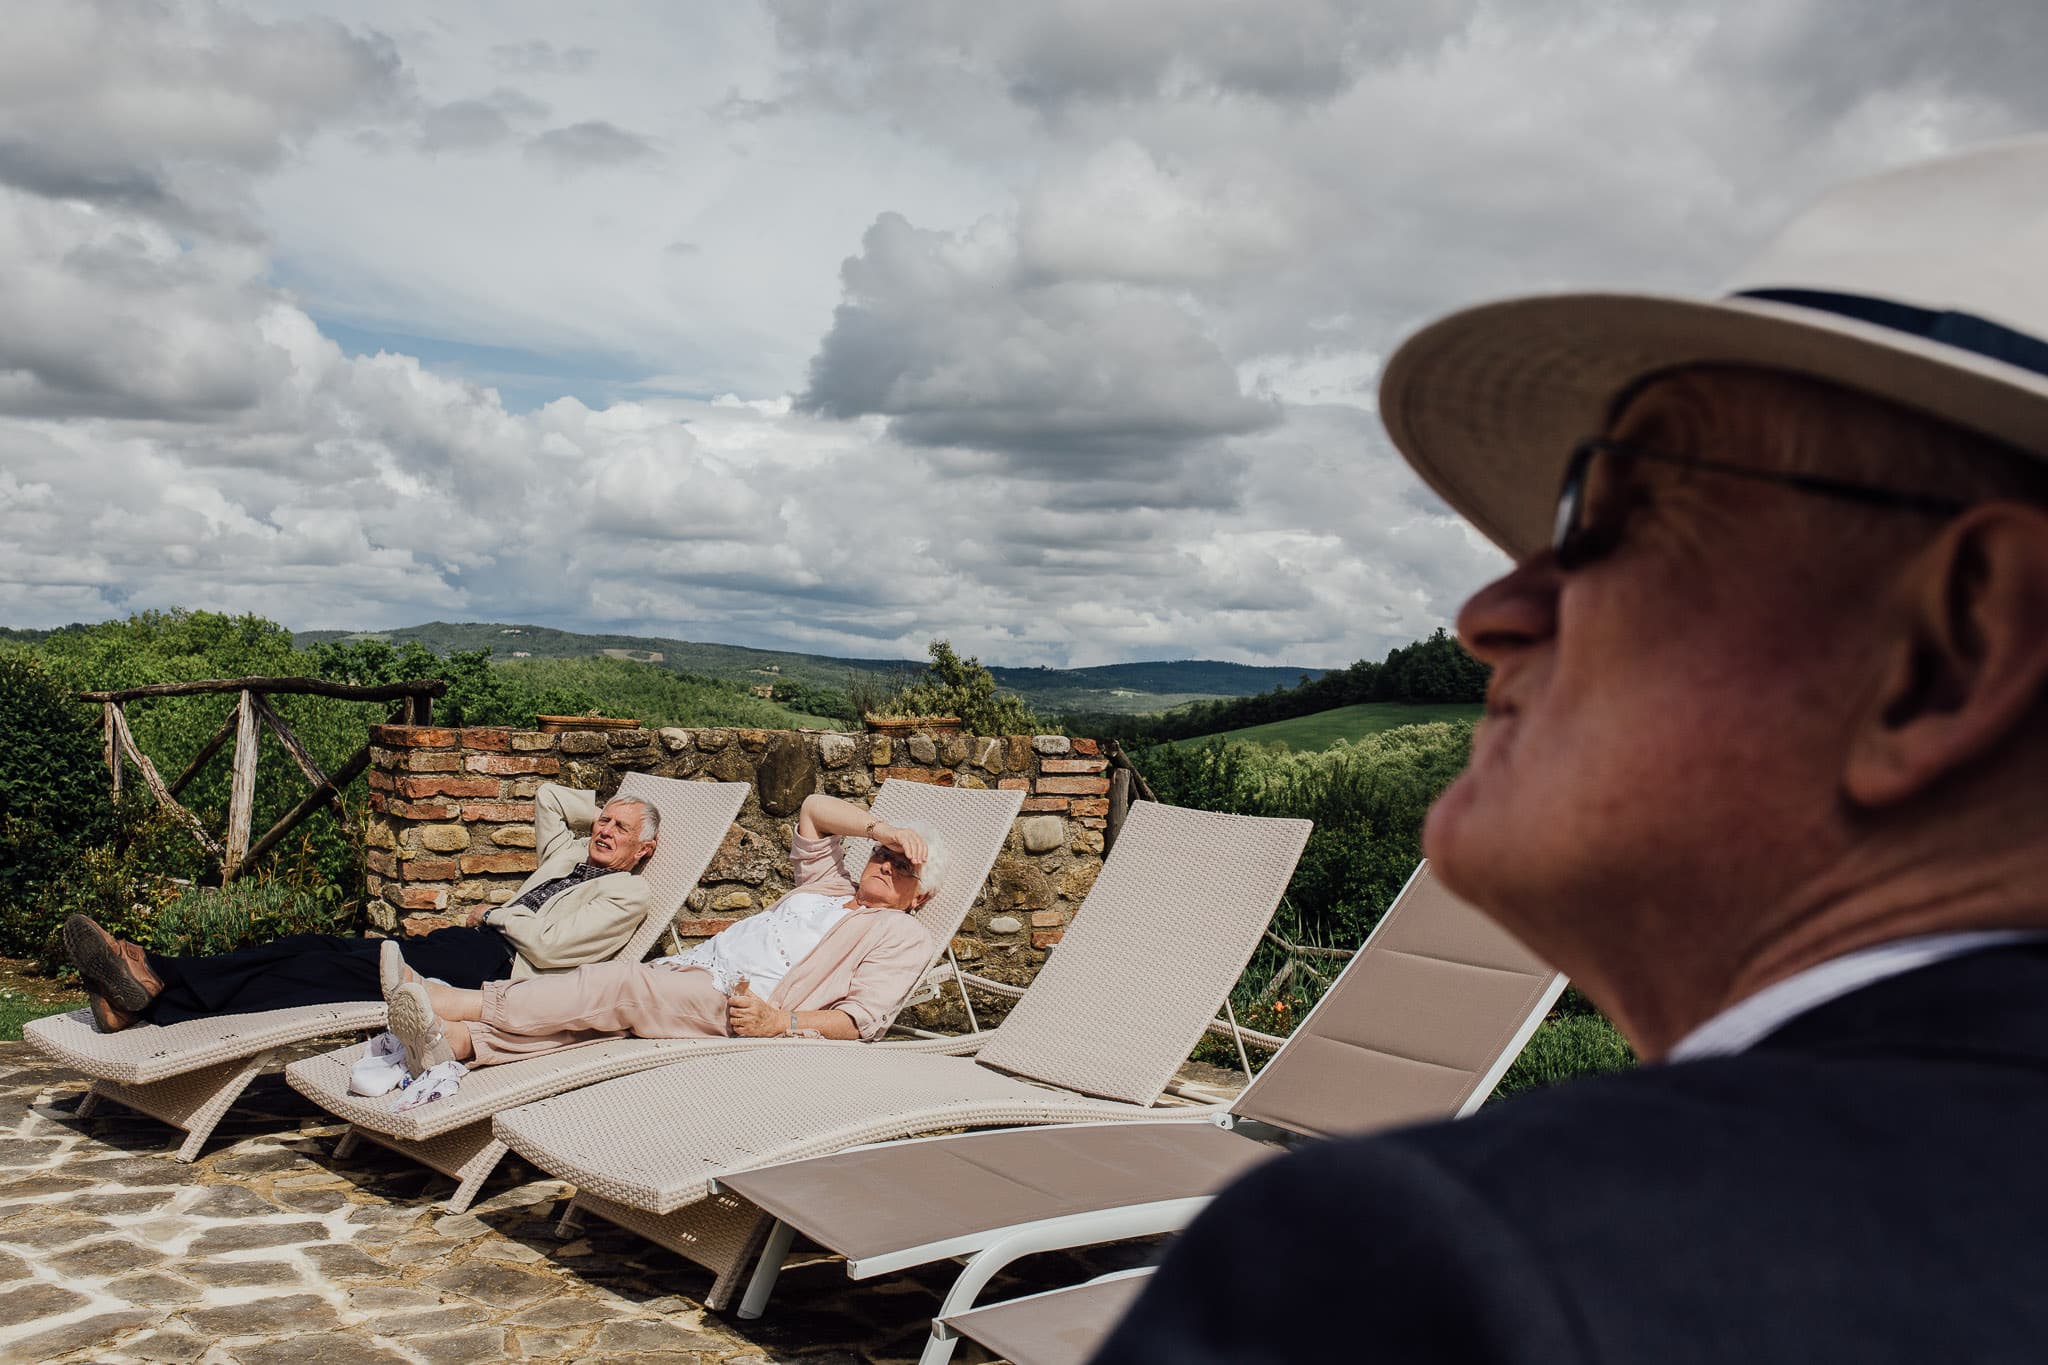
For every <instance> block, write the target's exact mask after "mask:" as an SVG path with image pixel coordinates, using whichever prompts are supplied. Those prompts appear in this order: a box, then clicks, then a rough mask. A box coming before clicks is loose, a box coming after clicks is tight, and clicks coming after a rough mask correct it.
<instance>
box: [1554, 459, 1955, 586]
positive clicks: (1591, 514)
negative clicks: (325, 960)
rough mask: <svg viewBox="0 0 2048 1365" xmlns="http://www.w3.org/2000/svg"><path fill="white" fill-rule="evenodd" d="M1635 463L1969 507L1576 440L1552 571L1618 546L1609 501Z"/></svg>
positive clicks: (1913, 505) (1820, 492) (1561, 496)
mask: <svg viewBox="0 0 2048 1365" xmlns="http://www.w3.org/2000/svg"><path fill="white" fill-rule="evenodd" d="M1635 460H1647V461H1650V462H1652V463H1656V464H1670V465H1679V466H1682V467H1684V468H1686V469H1701V470H1705V471H1706V472H1707V473H1709V474H1722V475H1726V476H1728V477H1730V478H1737V479H1749V480H1752V481H1754V482H1757V483H1769V484H1776V485H1778V486H1779V487H1781V488H1790V489H1792V490H1793V491H1795V492H1799V493H1810V494H1813V495H1815V496H1817V497H1824V498H1837V499H1841V500H1843V501H1846V502H1859V503H1862V504H1863V505H1864V506H1866V507H1887V508H1896V509H1901V510H1904V511H1910V512H1926V513H1932V514H1934V515H1937V516H1945V517H1951V516H1955V515H1956V514H1958V513H1960V512H1964V511H1967V510H1968V509H1969V507H1970V504H1969V503H1967V502H1964V501H1962V500H1960V499H1957V498H1945V497H1941V496H1939V495H1938V494H1933V493H1907V492H1902V491H1900V490H1898V489H1895V488H1875V487H1872V486H1871V485H1869V484H1861V483H1850V482H1848V481H1846V480H1842V479H1828V478H1822V477H1820V476H1818V475H1813V474H1781V473H1776V472H1774V471H1771V470H1766V469H1751V468H1748V467H1747V466H1744V465H1738V464H1724V463H1722V462H1721V461H1718V460H1700V459H1694V458H1692V457H1690V456H1684V455H1666V454H1663V453H1661V452H1659V451H1654V450H1642V449H1639V448H1638V447H1636V446H1632V445H1627V444H1624V443H1623V442H1620V441H1607V440H1592V441H1581V442H1580V443H1579V444H1578V446H1577V447H1576V448H1575V449H1574V450H1573V451H1572V457H1571V461H1570V462H1569V463H1568V464H1566V465H1565V469H1564V482H1563V483H1562V484H1560V485H1559V487H1558V490H1557V513H1556V519H1555V520H1554V521H1553V522H1552V523H1551V531H1550V549H1551V553H1552V554H1554V555H1555V556H1556V557H1557V566H1558V567H1559V568H1560V569H1577V568H1583V567H1584V566H1585V565H1587V564H1591V563H1592V562H1593V561H1595V560H1597V559H1599V558H1601V557H1602V556H1604V555H1606V554H1607V553H1608V552H1609V551H1611V550H1612V549H1614V547H1615V546H1616V545H1617V544H1619V543H1620V541H1621V524H1622V522H1623V520H1625V518H1626V513H1627V510H1628V504H1627V502H1626V501H1625V500H1624V499H1621V498H1618V497H1616V496H1614V492H1613V491H1614V490H1617V489H1620V488H1621V487H1622V484H1621V481H1620V478H1619V474H1620V467H1621V466H1622V465H1624V464H1626V463H1628V462H1630V461H1635Z"/></svg>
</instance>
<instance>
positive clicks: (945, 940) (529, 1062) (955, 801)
mask: <svg viewBox="0 0 2048 1365" xmlns="http://www.w3.org/2000/svg"><path fill="white" fill-rule="evenodd" d="M1023 803H1024V793H1023V792H1021V791H970V790H968V789H966V788H957V787H935V786H930V785H928V784H925V783H921V782H906V781H903V780H902V779H900V778H892V779H890V780H889V781H887V782H884V783H883V784H882V787H881V790H880V792H878V793H877V794H876V797H875V802H874V807H873V809H874V812H875V814H876V816H877V817H878V818H880V819H882V820H886V821H887V822H888V823H890V824H892V825H912V826H915V827H916V828H917V829H919V830H920V831H922V832H924V833H925V834H927V835H935V836H937V837H939V838H941V839H943V840H944V841H945V843H946V846H947V849H948V856H949V857H950V858H951V860H952V870H951V872H950V873H949V874H948V876H947V878H946V884H945V885H944V886H943V887H942V888H941V889H940V891H939V894H938V895H936V896H933V897H932V898H931V900H929V901H927V902H926V903H925V904H924V905H923V906H921V907H919V908H918V909H916V910H914V911H912V912H911V915H912V917H913V918H914V919H916V920H917V921H918V923H919V924H920V925H921V926H922V927H923V928H924V930H925V932H926V934H927V935H929V936H930V938H931V940H932V956H933V960H934V963H935V964H943V963H944V962H946V961H948V960H949V959H948V954H949V950H950V945H951V944H952V941H953V935H954V934H955V933H957V932H958V931H959V928H960V924H961V921H962V920H964V919H965V918H966V917H967V912H968V910H969V909H971V908H972V907H973V905H974V900H975V897H976V896H977V895H978V894H979V893H980V891H981V886H982V883H983V882H984V881H986V880H987V878H988V873H989V868H990V867H991V866H993V865H994V863H995V860H996V855H997V854H999V853H1001V852H1002V849H1003V843H1004V841H1005V840H1006V839H1008V838H1009V835H1010V829H1011V826H1012V825H1013V824H1015V822H1016V819H1017V812H1018V810H1019V808H1020V807H1022V805H1023ZM871 847H872V845H871V843H870V841H868V840H866V839H848V840H847V841H846V863H847V866H848V867H849V868H858V867H860V866H862V865H864V864H865V863H866V862H867V858H868V853H869V850H870V849H871ZM901 1008H902V1007H901V1006H898V1009H899V1010H900V1009H901ZM818 1045H819V1044H817V1043H815V1042H811V1041H808V1040H794V1039H790V1040H785V1039H779V1038H719V1039H712V1038H661V1039H655V1038H610V1039H606V1040H604V1041H602V1042H596V1043H585V1044H583V1045H581V1046H578V1047H572V1048H567V1049H564V1050H563V1051H560V1052H551V1053H547V1054H545V1055H543V1056H539V1057H529V1058H526V1059H524V1060H522V1061H516V1062H507V1063H505V1064H503V1065H500V1066H488V1067H478V1068H476V1069H475V1070H473V1071H471V1072H470V1073H469V1075H467V1076H465V1077H464V1078H463V1081H462V1085H461V1088H460V1089H458V1090H457V1091H456V1092H455V1094H453V1095H451V1096H449V1097H448V1098H446V1099H442V1100H436V1101H434V1102H433V1103H431V1104H423V1105H419V1106H416V1107H415V1108H412V1109H408V1110H405V1111H403V1112H400V1111H399V1110H398V1109H397V1103H398V1100H399V1098H400V1097H399V1096H398V1095H382V1096H377V1097H374V1098H372V1097H367V1096H362V1095H351V1094H349V1093H348V1077H349V1069H350V1068H351V1067H352V1066H354V1065H355V1062H356V1060H357V1059H358V1058H359V1057H361V1056H362V1055H363V1052H364V1045H363V1044H360V1043H358V1044H356V1045H354V1046H352V1047H347V1048H342V1049H339V1050H337V1051H334V1052H329V1053H326V1054H323V1055H321V1056H318V1057H308V1058H305V1059H304V1060H302V1061H297V1062H294V1063H292V1064H291V1065H290V1066H289V1067H287V1068H285V1077H286V1079H287V1080H288V1081H290V1083H291V1085H292V1087H293V1088H294V1089H296V1090H298V1091H299V1092H300V1093H301V1094H303V1095H305V1096H306V1097H307V1098H309V1099H311V1100H312V1101H313V1102H314V1103H315V1104H317V1105H319V1106H320V1107H321V1108H323V1109H325V1110H327V1111H328V1112H329V1113H331V1114H335V1115H338V1116H339V1117H341V1118H345V1119H347V1120H348V1121H349V1124H350V1128H349V1131H348V1134H347V1135H346V1136H345V1137H344V1138H343V1139H342V1144H341V1146H340V1147H338V1148H337V1149H336V1154H337V1155H342V1156H345V1155H347V1154H348V1151H349V1150H350V1149H351V1148H352V1147H353V1146H354V1145H355V1143H356V1142H357V1141H358V1140H360V1139H368V1140H369V1141H371V1142H374V1143H377V1144H379V1145H380V1146H384V1147H388V1148H390V1149H391V1150H393V1151H395V1152H399V1153H401V1154H402V1155H405V1156H409V1157H411V1158H413V1159H414V1160H415V1161H419V1162H421V1163H422V1164H424V1165H428V1166H431V1167H433V1168H434V1169H435V1170H437V1171H440V1172H441V1173H442V1174H443V1175H447V1176H451V1177H453V1178H454V1179H455V1180H457V1181H458V1182H460V1183H459V1185H458V1187H457V1189H456V1191H455V1193H454V1194H453V1195H452V1196H450V1197H449V1199H448V1200H447V1201H446V1202H445V1203H444V1204H443V1206H442V1207H444V1208H446V1209H448V1210H449V1211H450V1212H459V1211H460V1210H462V1209H465V1208H467V1207H468V1206H469V1202H470V1200H471V1199H472V1198H474V1197H475V1195H476V1191H477V1190H478V1189H479V1188H480V1187H481V1186H482V1184H483V1181H484V1179H485V1178H486V1177H487V1176H488V1175H489V1174H490V1173H491V1171H492V1170H494V1169H495V1168H496V1167H497V1164H498V1161H499V1159H500V1158H501V1157H503V1156H504V1154H505V1146H504V1144H503V1143H501V1142H499V1141H498V1140H497V1139H496V1138H494V1137H493V1136H491V1119H492V1117H493V1116H495V1115H496V1114H498V1113H499V1112H500V1111H501V1110H505V1109H510V1108H514V1107H516V1106H518V1105H521V1104H527V1103H529V1102H531V1101H534V1100H539V1099H545V1098H547V1097H548V1096H550V1095H559V1094H562V1093H563V1092H565V1091H569V1090H575V1089H578V1088H580V1087H582V1086H586V1085H595V1084H596V1083H598V1082H599V1081H604V1080H609V1079H611V1078H612V1077H615V1076H625V1075H630V1074H631V1073H633V1072H635V1071H644V1070H646V1069H648V1068H649V1067H654V1066H662V1065H665V1064H666V1063H668V1062H671V1061H677V1060H680V1059H682V1058H684V1057H688V1056H696V1055H701V1054H704V1053H706V1052H708V1051H712V1050H716V1049H721V1048H736V1047H738V1048H758V1047H815V1046H818ZM979 1045H980V1037H979V1035H968V1036H967V1037H964V1038H937V1039H909V1040H904V1041H890V1042H882V1043H866V1044H863V1043H845V1044H827V1046H845V1047H886V1048H890V1049H892V1050H893V1049H898V1048H907V1049H912V1050H918V1051H938V1052H960V1051H971V1050H973V1049H974V1048H975V1047H978V1046H979Z"/></svg>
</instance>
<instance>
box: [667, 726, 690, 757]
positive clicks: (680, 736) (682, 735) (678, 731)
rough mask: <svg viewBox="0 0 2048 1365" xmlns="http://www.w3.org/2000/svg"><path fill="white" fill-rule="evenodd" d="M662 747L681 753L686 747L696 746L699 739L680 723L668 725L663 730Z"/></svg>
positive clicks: (673, 752) (674, 752) (671, 751)
mask: <svg viewBox="0 0 2048 1365" xmlns="http://www.w3.org/2000/svg"><path fill="white" fill-rule="evenodd" d="M661 747H662V748H664V749H666V750H668V751H669V752H670V753H672V754H679V753H681V752H683V751H684V750H685V749H694V748H696V747H697V741H696V740H695V739H693V738H691V736H690V732H689V731H688V730H685V729H683V728H682V727H681V726H680V725H666V726H663V727H662V730H661Z"/></svg>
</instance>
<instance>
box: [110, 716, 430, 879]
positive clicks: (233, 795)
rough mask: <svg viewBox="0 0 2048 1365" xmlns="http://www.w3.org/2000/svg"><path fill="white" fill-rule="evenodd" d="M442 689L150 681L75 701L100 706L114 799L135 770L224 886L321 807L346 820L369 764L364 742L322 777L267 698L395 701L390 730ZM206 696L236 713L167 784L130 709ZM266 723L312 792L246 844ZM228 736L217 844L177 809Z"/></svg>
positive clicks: (421, 719)
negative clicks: (349, 797)
mask: <svg viewBox="0 0 2048 1365" xmlns="http://www.w3.org/2000/svg"><path fill="white" fill-rule="evenodd" d="M447 691H448V684H447V683H445V682H442V681H441V680H440V679H438V678H423V679H417V680H414V681H412V682H397V683H381V684H378V685H376V686H356V685H354V684H351V683H336V682H328V681H327V680H325V679H324V678H214V679H210V680H208V681H205V682H182V683H152V684H150V685H149V686H147V687H126V688H122V689H120V690H119V691H113V692H80V693H79V694H78V699H79V700H80V701H86V702H98V703H99V704H100V706H101V708H102V714H103V716H104V724H105V727H106V746H107V773H108V777H109V779H110V784H111V786H112V789H113V794H114V800H115V801H116V802H119V801H120V799H121V789H122V785H123V780H124V774H125V773H126V770H127V767H128V765H129V764H131V763H132V764H134V765H135V770H136V771H137V772H139V773H141V774H142V781H143V783H144V785H146V786H147V787H148V788H149V791H150V794H151V795H152V796H154V797H155V798H156V803H157V805H159V806H161V807H162V808H163V809H165V810H167V811H170V812H171V813H172V814H173V815H175V816H177V817H178V819H179V820H181V821H183V822H184V824H185V826H186V827H187V828H188V829H190V830H191V831H192V834H193V837H194V838H196V839H198V840H199V843H200V845H201V846H202V847H203V848H205V849H206V851H207V852H208V853H209V854H211V855H212V856H213V858H214V859H215V860H216V861H217V862H219V864H220V877H221V881H222V883H223V884H225V883H227V882H231V881H233V880H234V879H235V878H236V877H239V876H241V875H242V874H243V873H244V872H247V871H248V870H249V869H250V868H251V867H253V866H255V864H256V860H257V859H259V858H261V857H262V856H263V855H264V854H266V853H268V852H269V851H270V850H271V849H272V848H274V847H276V846H277V842H278V840H280V839H282V838H284V836H285V835H287V834H289V833H291V832H292V831H293V830H294V829H296V828H298V826H299V824H300V823H301V822H302V821H303V820H305V818H306V817H307V816H309V815H311V814H312V813H313V812H314V811H316V810H318V809H319V808H320V807H321V806H323V805H327V806H332V807H333V808H334V813H335V814H336V815H338V816H345V815H346V814H347V812H346V810H345V808H344V807H343V806H342V802H341V793H342V792H343V791H344V790H345V789H346V788H347V787H348V784H349V783H351V782H353V781H355V779H356V778H357V777H358V776H360V775H361V773H362V771H363V769H365V768H367V767H369V766H370V746H369V744H368V743H367V742H366V743H364V745H363V746H362V747H361V748H359V749H357V750H356V751H355V753H353V754H351V755H350V756H349V758H348V761H347V762H345V763H343V764H342V765H341V767H339V768H337V769H336V770H335V771H334V773H333V774H332V775H329V774H327V773H323V772H322V771H320V765H319V764H317V763H315V762H314V761H313V755H312V754H311V753H310V752H308V751H307V749H306V746H305V745H304V744H303V743H301V742H300V740H299V737H298V736H297V735H295V734H293V733H292V731H291V727H290V726H288V725H286V724H285V723H284V718H283V717H282V716H280V715H278V714H277V711H276V709H275V708H274V707H272V706H271V704H270V702H269V700H268V698H270V697H272V696H276V695H279V694H283V695H285V696H316V697H335V698H338V699H339V700H342V701H395V702H397V703H398V706H397V708H396V709H395V710H393V711H392V713H391V722H392V723H393V724H406V723H409V724H413V725H426V724H429V723H430V722H431V720H432V718H433V704H434V702H433V699H434V698H435V697H438V696H441V695H443V694H444V693H446V692H447ZM210 692H234V693H238V694H240V695H239V699H238V700H237V701H236V703H235V709H234V710H233V711H231V712H229V713H228V717H227V719H226V720H224V721H222V722H221V725H220V728H219V729H218V730H216V731H214V732H213V737H212V738H211V739H209V740H207V741H206V743H204V744H202V745H201V746H199V752H198V753H196V754H194V755H193V756H192V761H191V762H190V763H187V764H186V765H185V771H183V772H181V773H179V774H178V776H177V777H176V778H175V779H174V780H172V781H171V782H170V783H169V785H166V784H165V782H164V780H163V778H162V777H161V776H160V775H158V773H157V770H156V765H155V764H154V763H151V762H150V761H149V755H147V754H145V753H143V752H142V749H141V746H139V745H138V744H136V742H135V735H134V732H133V731H131V730H130V729H129V728H128V713H127V710H126V708H127V705H128V703H129V702H131V701H141V700H144V699H146V698H150V697H191V696H199V695H202V694H205V693H210ZM266 725H267V726H269V727H270V730H271V733H272V734H274V735H276V736H277V740H278V743H280V744H282V745H284V747H285V752H287V753H289V754H290V755H291V756H292V761H293V762H295V763H297V764H298V765H299V771H300V772H301V773H303V774H305V777H306V781H308V782H309V783H311V784H312V787H313V790H312V791H310V792H309V793H307V795H306V796H305V798H304V799H303V800H301V801H300V802H299V803H298V804H297V805H295V806H293V807H292V808H291V809H290V810H289V811H287V812H286V813H285V815H284V817H283V818H282V819H280V820H279V821H278V822H277V823H276V824H274V825H272V826H271V827H270V828H269V830H267V831H266V832H265V833H264V835H263V837H262V838H260V839H258V840H256V841H255V842H254V843H253V844H251V843H250V841H249V835H250V833H251V819H252V816H253V814H254V812H255V808H256V759H257V756H258V753H259V751H260V749H261V747H262V741H263V727H264V726H266ZM230 735H232V736H233V737H234V741H235V747H234V753H233V756H232V759H231V761H232V763H233V765H234V779H233V781H232V782H231V783H230V785H229V788H228V824H227V829H226V831H225V832H224V834H223V835H222V837H221V838H218V839H216V838H214V837H213V835H212V834H211V833H209V832H208V831H207V828H206V826H205V825H204V824H203V823H202V822H201V821H200V819H199V817H198V816H197V815H194V814H193V813H192V812H191V811H190V810H188V809H187V808H186V807H185V806H183V805H182V804H180V803H179V801H178V793H179V792H181V791H183V790H184V789H185V787H186V785H187V784H188V783H190V782H191V781H192V779H193V778H195V777H197V776H198V775H199V773H200V770H201V769H203V768H204V767H205V766H206V764H207V763H208V761H209V760H211V759H212V758H213V756H214V755H215V754H217V753H219V752H220V750H221V746H223V745H224V744H226V743H227V742H228V737H229V736H230Z"/></svg>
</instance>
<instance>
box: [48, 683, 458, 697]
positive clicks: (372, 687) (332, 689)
mask: <svg viewBox="0 0 2048 1365" xmlns="http://www.w3.org/2000/svg"><path fill="white" fill-rule="evenodd" d="M447 691H448V684H447V683H446V682H445V681H444V680H442V679H440V678H416V679H414V680H413V681H411V682H395V683H375V684H358V683H338V682H329V681H328V680H327V679H325V678H264V677H255V678H209V679H207V680H205V681H203V682H175V683H150V684H149V685H148V686H146V687H124V688H121V689H120V690H118V691H113V692H80V693H79V694H78V699H79V700H80V701H99V702H127V701H136V700H139V699H140V698H143V697H193V696H199V695H201V694H202V693H207V692H283V693H286V694H288V695H299V694H306V695H311V696H315V697H338V698H340V699H341V700H342V701H397V700H398V699H400V698H401V697H419V696H424V697H438V696H442V695H443V694H445V693H446V692H447Z"/></svg>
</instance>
